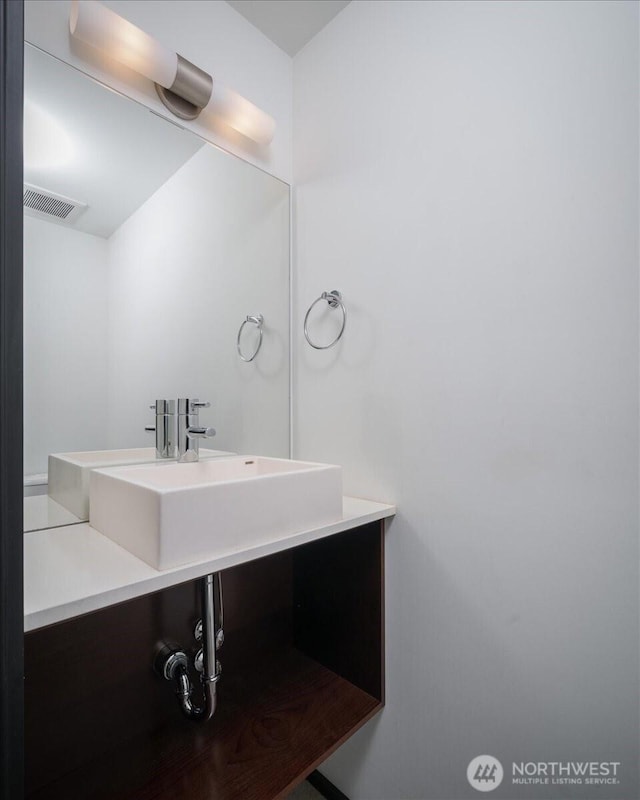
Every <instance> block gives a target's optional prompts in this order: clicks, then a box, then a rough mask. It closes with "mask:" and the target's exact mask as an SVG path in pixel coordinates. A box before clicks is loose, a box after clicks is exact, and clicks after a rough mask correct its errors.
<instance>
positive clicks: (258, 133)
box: [204, 82, 276, 145]
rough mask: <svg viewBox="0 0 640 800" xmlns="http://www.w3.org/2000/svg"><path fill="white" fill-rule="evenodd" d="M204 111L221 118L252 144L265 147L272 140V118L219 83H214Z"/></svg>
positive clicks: (274, 125)
mask: <svg viewBox="0 0 640 800" xmlns="http://www.w3.org/2000/svg"><path fill="white" fill-rule="evenodd" d="M204 110H205V112H210V113H211V114H215V115H216V116H218V117H221V118H222V119H223V120H224V122H225V123H226V124H227V125H229V127H231V128H233V129H234V130H236V131H238V132H239V133H241V134H242V135H243V136H247V137H248V138H249V139H253V141H254V142H258V143H259V144H263V145H266V144H269V143H270V142H271V140H272V139H273V134H274V133H275V129H276V123H275V121H274V119H273V117H270V116H269V115H268V114H265V112H264V111H262V110H261V109H259V108H258V107H257V106H254V105H253V103H251V102H250V101H249V100H247V99H246V98H245V97H242V95H239V94H237V92H234V91H233V90H232V89H227V88H226V87H225V86H221V85H220V84H219V83H215V82H214V84H213V92H212V94H211V99H210V100H209V102H208V103H207V105H206V106H205V109H204Z"/></svg>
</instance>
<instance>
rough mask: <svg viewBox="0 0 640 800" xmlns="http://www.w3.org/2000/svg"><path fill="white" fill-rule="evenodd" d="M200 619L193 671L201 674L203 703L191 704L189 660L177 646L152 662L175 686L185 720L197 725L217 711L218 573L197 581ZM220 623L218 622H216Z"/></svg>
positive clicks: (220, 632)
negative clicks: (199, 704)
mask: <svg viewBox="0 0 640 800" xmlns="http://www.w3.org/2000/svg"><path fill="white" fill-rule="evenodd" d="M200 598H201V605H202V620H201V622H199V623H198V624H197V625H196V630H195V634H194V635H195V637H196V639H201V640H202V648H201V650H200V651H199V652H198V653H197V654H196V657H195V660H194V661H195V668H196V669H197V670H198V672H200V682H201V684H202V693H203V701H204V702H203V704H202V705H201V706H198V705H196V704H195V703H194V702H193V684H192V683H191V678H190V677H189V671H188V667H189V659H188V656H187V654H186V653H185V651H184V650H183V649H182V648H180V646H179V645H174V644H170V643H165V644H163V645H162V647H161V649H160V650H159V652H158V654H157V656H156V660H155V665H154V668H155V671H156V672H157V673H158V674H159V675H161V676H162V677H163V678H164V679H165V680H168V681H174V682H175V683H176V684H177V689H176V696H177V698H178V703H179V704H180V709H181V710H182V713H183V714H184V715H185V717H188V718H189V719H192V720H195V721H196V722H206V721H207V720H209V719H211V717H212V716H213V715H214V713H215V710H216V704H217V694H216V684H217V682H218V681H219V680H220V675H221V672H222V668H221V666H220V662H219V661H218V660H217V650H218V648H219V647H221V646H222V643H223V641H224V632H223V629H222V620H223V612H222V581H221V577H220V573H216V574H211V575H206V576H205V577H204V578H202V579H201V581H200ZM218 621H219V622H218Z"/></svg>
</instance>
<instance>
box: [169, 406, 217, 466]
mask: <svg viewBox="0 0 640 800" xmlns="http://www.w3.org/2000/svg"><path fill="white" fill-rule="evenodd" d="M210 405H211V403H201V402H200V401H199V400H190V399H189V398H186V397H181V398H179V399H178V461H179V462H186V461H197V460H198V458H199V456H200V448H199V444H200V439H206V438H209V437H211V436H215V435H216V432H215V430H214V429H213V428H202V427H200V417H199V411H200V409H201V408H209V406H210Z"/></svg>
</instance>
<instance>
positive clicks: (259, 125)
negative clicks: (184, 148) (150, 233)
mask: <svg viewBox="0 0 640 800" xmlns="http://www.w3.org/2000/svg"><path fill="white" fill-rule="evenodd" d="M69 30H70V31H71V35H72V36H75V37H76V38H77V39H80V40H81V41H83V42H85V43H86V44H89V45H91V46H92V47H95V48H97V49H98V50H102V51H104V52H105V53H106V54H107V55H109V56H111V57H112V58H114V59H115V60H116V61H120V62H121V63H122V64H125V65H126V66H127V67H130V68H131V69H133V70H135V71H136V72H139V73H140V74H141V75H144V76H145V77H146V78H149V80H151V81H153V82H154V83H155V86H156V90H157V92H158V96H159V97H160V99H161V100H162V102H163V103H164V105H165V106H166V107H167V108H168V109H169V111H171V113H172V114H175V115H176V116H177V117H180V119H189V120H190V119H196V118H197V117H199V116H200V114H201V113H202V114H203V115H204V116H206V115H207V114H209V113H211V114H212V115H215V116H217V117H219V118H221V119H222V120H223V121H224V122H225V123H226V124H227V125H229V126H230V127H231V128H233V129H234V130H236V131H238V132H239V133H241V134H242V135H243V136H246V137H248V138H249V139H252V140H253V141H254V142H257V143H258V144H261V145H267V144H269V142H270V141H271V140H272V139H273V134H274V131H275V122H274V120H273V118H272V117H270V116H269V115H268V114H265V112H264V111H262V110H261V109H259V108H258V107H257V106H254V105H253V103H251V102H249V100H247V99H246V98H244V97H242V96H241V95H239V94H237V93H236V92H234V91H232V90H231V89H227V88H226V87H224V86H221V85H220V84H219V83H218V82H217V81H215V82H214V80H213V78H212V77H211V75H209V74H208V73H207V72H204V70H201V69H200V68H199V67H197V66H196V65H195V64H192V63H191V62H190V61H187V59H186V58H183V57H182V56H181V55H179V54H178V53H174V52H173V50H169V49H168V48H166V47H164V46H163V45H161V44H160V42H157V41H156V40H155V39H154V38H153V37H152V36H149V34H148V33H145V32H144V31H142V30H140V28H138V27H136V26H135V25H133V24H132V23H131V22H129V21H128V20H126V19H124V18H123V17H121V16H119V15H118V14H116V13H115V12H114V11H111V9H109V8H107V7H106V6H104V5H102V3H99V2H97V0H72V2H71V14H70V16H69Z"/></svg>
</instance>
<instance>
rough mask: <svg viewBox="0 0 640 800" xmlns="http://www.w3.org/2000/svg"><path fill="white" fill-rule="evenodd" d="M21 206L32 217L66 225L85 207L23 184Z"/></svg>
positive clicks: (44, 190) (37, 187) (39, 188)
mask: <svg viewBox="0 0 640 800" xmlns="http://www.w3.org/2000/svg"><path fill="white" fill-rule="evenodd" d="M22 205H23V206H24V210H25V212H26V213H27V214H30V215H31V216H32V217H40V219H48V220H50V221H51V222H62V223H66V224H70V223H72V222H75V221H76V219H77V218H78V217H79V216H80V214H82V212H83V211H84V210H85V208H86V207H87V204H86V203H79V202H78V201H77V200H72V199H71V198H70V197H64V196H63V195H61V194H56V193H55V192H50V191H48V190H47V189H42V188H41V187H40V186H33V185H32V184H30V183H25V184H24V194H23V197H22Z"/></svg>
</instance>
